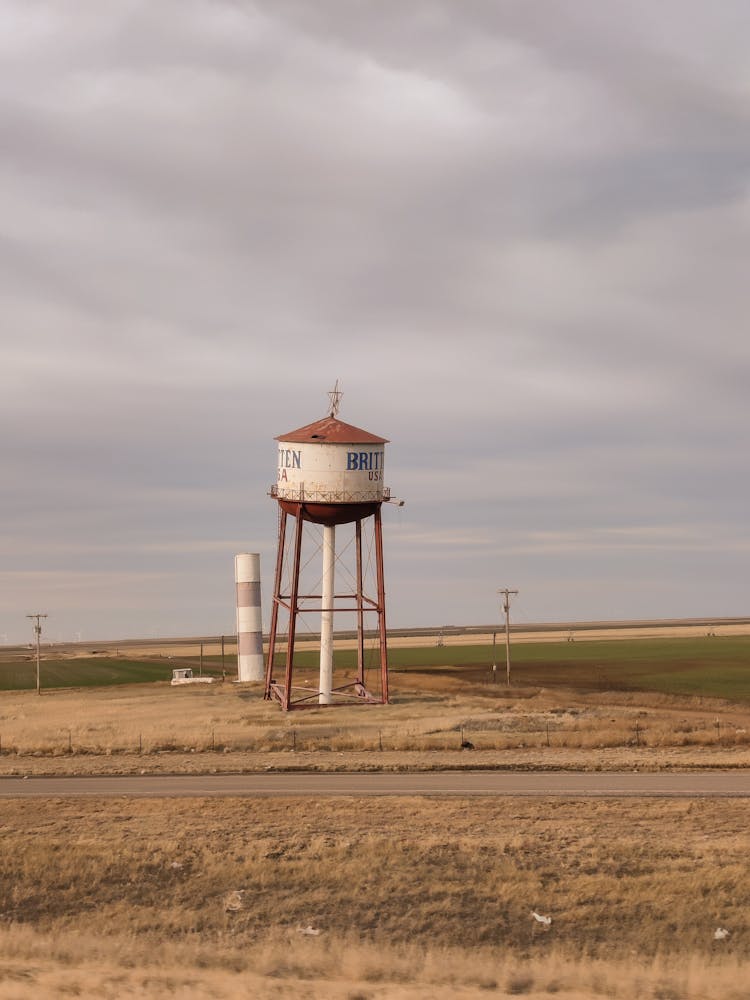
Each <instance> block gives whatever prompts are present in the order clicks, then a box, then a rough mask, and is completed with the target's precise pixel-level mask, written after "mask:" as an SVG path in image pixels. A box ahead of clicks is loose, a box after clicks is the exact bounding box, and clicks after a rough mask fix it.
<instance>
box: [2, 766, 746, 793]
mask: <svg viewBox="0 0 750 1000" xmlns="http://www.w3.org/2000/svg"><path fill="white" fill-rule="evenodd" d="M295 795H316V796H320V797H325V796H336V795H338V796H341V795H345V796H363V795H368V796H369V795H439V796H446V795H448V796H473V795H524V796H546V795H551V796H565V797H569V798H570V797H580V796H584V797H587V798H588V797H599V798H602V797H613V796H614V797H631V798H632V797H664V798H675V797H678V798H696V797H701V798H702V797H712V798H713V797H725V798H726V797H729V798H750V771H710V772H701V773H696V774H670V773H660V774H651V773H643V774H641V773H637V772H628V773H625V772H619V773H611V774H609V773H601V772H600V773H592V774H589V773H586V774H583V773H560V772H549V773H543V772H535V773H518V772H498V771H430V772H427V773H423V774H414V773H411V774H388V773H367V774H356V773H355V774H319V773H310V772H284V773H264V774H213V775H203V776H201V775H137V776H129V777H127V776H111V777H55V778H41V777H40V778H36V777H29V778H17V777H5V778H0V798H6V799H7V798H40V797H41V798H61V797H65V798H71V797H76V796H86V797H102V796H104V797H118V796H120V797H122V796H124V797H129V798H178V797H186V796H189V797H205V796H208V797H217V798H221V797H231V796H240V797H249V798H257V797H262V796H275V797H279V796H295Z"/></svg>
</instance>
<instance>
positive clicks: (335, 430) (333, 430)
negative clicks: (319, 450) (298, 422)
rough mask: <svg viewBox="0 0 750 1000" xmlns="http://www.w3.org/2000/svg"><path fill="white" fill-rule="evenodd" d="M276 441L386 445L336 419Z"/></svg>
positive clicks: (308, 425) (300, 429)
mask: <svg viewBox="0 0 750 1000" xmlns="http://www.w3.org/2000/svg"><path fill="white" fill-rule="evenodd" d="M275 440H276V441H289V442H290V443H292V444H387V443H388V438H383V437H378V435H377V434H371V433H370V432H369V431H363V430H362V428H361V427H353V426H352V424H345V423H344V421H343V420H339V419H338V417H323V419H322V420H316V421H315V423H313V424H306V425H305V426H304V427H298V428H297V430H296V431H289V433H288V434H279V436H278V437H277V438H276V439H275Z"/></svg>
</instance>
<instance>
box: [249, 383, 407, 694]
mask: <svg viewBox="0 0 750 1000" xmlns="http://www.w3.org/2000/svg"><path fill="white" fill-rule="evenodd" d="M337 385H338V384H337ZM330 396H331V410H330V413H329V414H328V416H326V417H324V418H323V419H322V420H316V421H315V422H314V423H311V424H307V425H305V426H304V427H299V428H297V429H296V430H294V431H289V432H288V433H286V434H280V435H279V436H278V437H277V438H276V440H277V441H278V462H277V478H276V484H275V485H274V486H273V487H272V488H271V496H273V497H274V498H275V499H276V500H277V501H278V504H279V540H278V554H277V561H276V577H275V582H274V593H273V604H272V608H271V627H270V637H269V652H268V660H267V665H266V697H267V698H270V697H272V696H273V697H277V698H278V699H279V701H280V702H281V705H282V707H283V708H284V709H288V708H291V707H293V705H294V704H296V703H297V702H295V700H294V697H293V693H292V680H293V671H294V644H295V634H296V624H297V617H298V615H299V614H300V613H301V610H302V609H301V607H300V602H301V601H303V600H305V599H310V598H314V599H316V600H317V601H318V605H317V610H319V612H320V684H319V691H318V692H317V699H318V703H319V704H323V705H327V704H332V703H333V701H334V699H335V697H337V696H344V695H352V694H353V695H355V696H357V697H359V698H362V699H364V700H366V701H374V702H379V703H385V702H387V701H388V664H387V645H386V623H385V585H384V578H383V535H382V521H381V512H380V509H381V505H382V504H383V502H384V501H387V500H389V499H390V492H389V490H388V488H387V487H386V486H384V480H383V476H384V470H385V446H386V444H387V443H388V442H387V439H386V438H383V437H380V436H378V435H376V434H372V433H370V432H369V431H365V430H362V428H359V427H354V426H352V425H351V424H346V423H344V422H343V421H341V420H339V419H338V416H337V414H338V405H339V399H340V397H341V393H340V392H339V391H338V388H336V389H334V391H333V392H332V393H330ZM289 516H291V517H293V518H294V519H295V536H294V549H293V555H292V556H291V558H290V559H289V560H285V540H286V529H287V519H288V517H289ZM370 518H372V531H373V540H374V548H375V572H376V589H377V594H376V595H375V596H368V595H367V594H365V593H364V585H363V574H362V532H363V522H368V523H369V519H370ZM310 522H312V523H315V524H319V525H322V527H323V544H322V562H323V567H322V586H321V592H320V594H319V595H318V594H315V595H311V594H300V592H299V585H300V554H301V549H302V536H303V529H304V525H305V524H306V523H310ZM351 524H353V525H354V534H355V539H354V540H355V551H356V564H357V570H356V589H355V592H354V593H353V594H347V595H337V593H336V589H335V586H334V580H335V566H336V527H337V526H341V525H351ZM286 561H289V562H290V563H291V565H289V566H287V565H286ZM285 575H288V576H289V577H290V580H291V582H290V584H289V593H284V592H282V580H283V579H284V578H285ZM342 599H343V604H342ZM352 601H353V602H354V603H353V604H352ZM347 602H348V603H347ZM280 608H284V609H285V610H286V611H287V612H288V614H289V630H288V637H287V656H286V669H285V677H284V683H283V685H282V684H280V683H277V682H276V680H275V679H274V676H273V673H274V653H275V647H276V639H277V630H278V618H279V609H280ZM337 610H346V611H355V612H356V617H357V650H358V653H357V679H356V681H355V683H354V684H351V685H344V687H343V688H338V689H334V687H333V622H334V613H335V612H336V611H337ZM366 612H374V613H375V614H377V620H378V635H379V644H380V696H379V697H374V696H373V695H372V694H371V693H370V692H368V690H367V689H366V687H365V682H364V619H365V613H366ZM308 698H309V692H308ZM308 698H305V699H302V701H305V700H308Z"/></svg>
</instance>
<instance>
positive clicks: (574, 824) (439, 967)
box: [0, 636, 750, 1000]
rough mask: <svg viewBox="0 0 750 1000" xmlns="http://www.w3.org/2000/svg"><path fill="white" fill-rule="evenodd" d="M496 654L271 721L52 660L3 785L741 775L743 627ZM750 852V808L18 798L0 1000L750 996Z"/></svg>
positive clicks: (0, 901) (257, 693) (2, 903)
mask: <svg viewBox="0 0 750 1000" xmlns="http://www.w3.org/2000/svg"><path fill="white" fill-rule="evenodd" d="M488 652H490V654H491V647H490V646H487V645H482V644H479V645H466V646H462V645H456V646H452V647H451V646H441V647H438V646H433V647H421V648H420V647H412V648H409V647H405V648H402V649H395V650H393V656H392V661H393V663H394V669H393V674H392V683H391V688H392V695H393V703H392V704H390V705H387V706H364V705H349V706H340V707H337V708H335V709H327V708H318V707H311V708H308V709H306V710H304V711H296V712H290V713H286V714H285V713H282V712H281V711H280V709H279V708H278V706H277V705H276V704H275V703H269V702H264V701H263V700H262V692H261V690H260V687H259V686H258V685H237V684H233V683H232V682H231V681H230V680H227V681H226V682H224V683H221V682H217V683H215V684H213V685H210V686H200V687H193V688H191V687H188V688H171V687H170V686H169V684H168V682H167V681H166V680H165V679H164V678H165V677H167V676H169V673H170V671H171V666H172V664H173V662H175V661H178V662H180V663H182V662H192V663H193V664H194V665H195V664H196V663H197V660H196V658H191V657H189V656H184V655H180V656H175V657H174V660H171V661H170V660H168V659H166V657H162V658H160V657H157V656H155V655H153V654H152V655H151V657H143V658H139V657H134V656H133V655H132V653H131V652H130V651H129V652H128V656H127V658H126V657H121V658H120V657H117V658H115V657H112V658H107V657H101V656H100V657H96V658H89V659H88V660H87V659H86V658H71V659H61V660H60V663H59V665H58V668H57V669H59V670H60V671H61V674H60V677H61V680H63V681H66V682H70V681H71V679H73V678H77V679H78V681H79V684H80V686H78V687H73V688H67V687H60V688H52V687H49V688H45V689H43V691H42V696H41V697H39V696H37V694H36V692H35V691H33V690H9V689H8V688H7V687H6V690H5V691H4V692H3V693H2V695H0V775H3V774H6V775H7V774H15V775H19V774H29V775H32V774H65V773H77V774H85V773H97V774H109V773H112V774H117V773H119V774H124V773H180V772H183V773H195V772H221V771H248V770H251V771H262V770H269V769H279V770H289V769H294V770H298V769H303V770H304V769H309V770H382V769H393V770H403V769H417V770H419V769H424V770H430V769H443V768H446V767H448V768H457V769H461V768H471V769H476V768H484V767H487V768H510V769H513V768H524V769H545V770H549V769H557V768H563V769H565V768H567V769H596V770H602V769H605V770H606V769H611V770H623V769H625V770H627V769H635V768H637V769H639V770H640V769H651V770H661V769H672V768H673V769H680V770H686V769H693V768H696V769H697V768H701V769H702V768H717V767H718V768H737V767H739V768H745V767H748V766H750V699H749V698H748V694H747V678H746V676H745V675H746V674H747V672H748V667H747V664H748V662H749V661H750V639H748V638H747V637H721V638H719V637H717V638H713V637H705V636H704V637H692V638H684V639H665V640H661V639H659V640H656V639H643V640H632V639H630V640H625V641H598V640H594V641H589V642H586V643H578V642H576V643H568V642H562V643H538V644H535V643H527V644H524V645H523V646H522V647H521V646H519V647H518V648H514V650H513V652H514V659H513V673H512V684H511V686H510V688H508V687H506V685H505V684H504V683H503V681H504V663H503V664H502V671H500V670H499V671H498V674H499V676H498V679H497V682H493V681H492V679H491V673H490V671H489V666H488V664H489V662H491V661H490V660H489V659H488V658H487V655H486V654H487V653H488ZM349 655H351V654H349V653H348V651H344V661H343V662H340V664H339V668H338V669H339V671H340V672H341V673H342V674H345V673H346V672H347V671H350V670H351V665H350V663H348V662H347V661H346V657H347V656H349ZM89 660H90V661H91V662H89ZM25 666H26V669H28V666H27V665H25ZM220 666H221V664H220V661H219V660H218V659H217V658H213V659H212V658H211V657H208V656H206V657H204V670H205V671H206V672H208V671H210V670H212V669H213V670H214V671H216V672H217V673H218V672H219V671H220ZM10 667H11V669H12V665H10ZM51 668H52V663H44V662H43V664H42V670H43V676H46V677H47V678H48V680H50V681H51V679H52V677H53V676H54V675H53V674H52V672H51ZM8 669H9V664H8V662H7V661H6V662H4V663H2V664H0V675H2V676H6V675H5V674H4V673H3V672H4V671H7V670H8ZM47 671H49V672H48V673H47ZM63 671H64V673H63ZM102 676H104V677H106V678H108V679H109V685H107V684H105V685H103V686H98V685H95V686H88V687H87V686H86V685H87V684H95V681H96V680H97V679H98V678H101V677H102ZM154 677H159V678H161V679H158V680H154V679H153V678H154ZM315 677H316V668H315V666H314V656H312V657H311V660H310V664H309V665H308V666H303V667H301V668H300V671H299V676H298V678H297V680H298V683H300V684H301V685H303V686H304V685H305V681H307V682H308V685H314V683H315ZM128 679H129V680H130V681H131V683H123V680H128ZM133 681H137V683H133ZM462 744H464V745H465V746H464V748H462ZM466 744H470V747H467V746H466ZM749 851H750V834H748V825H747V804H746V802H744V801H742V800H701V799H694V800H679V801H678V800H659V799H649V800H615V799H605V800H599V801H587V800H583V799H580V800H573V799H561V800H560V799H554V800H553V799H502V800H493V799H480V800H477V799H453V800H450V801H446V800H441V799H438V798H420V799H416V798H406V797H404V798H396V799H389V800H377V799H364V798H357V797H352V798H344V799H337V800H334V799H323V800H318V801H316V800H310V799H302V798H296V799H294V798H289V799H274V800H262V801H261V800H238V799H222V800H215V799H212V800H206V799H204V800H202V799H195V800H184V799H182V800H143V799H141V800H127V799H115V800H112V799H109V800H106V801H105V800H87V799H86V800H85V799H71V800H66V799H58V800H55V801H53V802H47V801H44V800H39V801H37V800H24V801H20V800H8V801H4V802H3V808H2V813H1V814H0V949H1V951H2V958H1V959H0V1000H3V998H8V1000H10V998H13V1000H26V998H31V997H34V998H36V997H44V996H76V995H77V996H96V997H103V998H109V997H111V998H119V997H123V996H125V997H127V996H132V997H142V996H149V997H154V998H157V1000H159V998H161V997H175V996H178V997H196V998H197V997H206V996H211V997H217V998H222V997H226V998H234V997H244V996H252V997H259V998H266V997H268V998H280V997H286V998H290V1000H291V998H295V1000H296V998H298V997H305V998H309V1000H318V998H320V1000H324V998H325V1000H328V998H332V1000H385V998H392V1000H416V998H420V1000H421V998H423V997H428V996H429V997H431V998H433V997H434V998H436V1000H448V998H449V997H450V998H454V997H458V998H461V997H466V998H469V997H472V998H473V997H486V996H493V995H494V996H500V997H506V996H519V995H520V996H526V997H530V998H532V1000H534V998H536V1000H539V998H541V997H545V998H548V997H550V996H553V995H555V996H561V997H565V998H566V1000H576V998H579V1000H594V998H599V997H614V998H623V1000H630V998H634V997H644V998H649V1000H651V998H663V1000H664V998H669V1000H672V998H673V1000H699V998H700V1000H719V998H721V1000H747V998H748V996H750V993H749V992H748V988H747V985H746V984H747V983H748V982H750V874H749V873H748V867H747V862H746V859H747V855H748V852H749ZM532 911H536V912H537V913H539V914H540V915H543V916H549V917H550V918H551V923H550V924H549V925H546V924H543V923H540V922H539V921H537V920H536V919H535V918H534V917H533V916H532ZM717 928H724V929H726V930H728V931H729V934H728V935H727V936H725V937H723V938H719V939H717V938H715V936H714V935H715V932H716V930H717ZM315 932H319V933H315Z"/></svg>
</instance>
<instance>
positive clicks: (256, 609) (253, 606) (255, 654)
mask: <svg viewBox="0 0 750 1000" xmlns="http://www.w3.org/2000/svg"><path fill="white" fill-rule="evenodd" d="M234 579H235V585H236V592H237V679H238V680H239V681H262V680H263V676H264V670H263V624H262V617H261V606H260V555H259V554H258V553H257V552H242V553H240V554H239V555H237V556H235V558H234Z"/></svg>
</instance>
